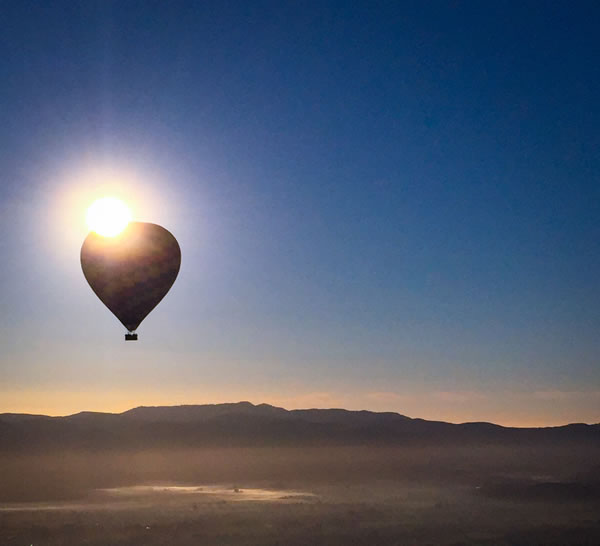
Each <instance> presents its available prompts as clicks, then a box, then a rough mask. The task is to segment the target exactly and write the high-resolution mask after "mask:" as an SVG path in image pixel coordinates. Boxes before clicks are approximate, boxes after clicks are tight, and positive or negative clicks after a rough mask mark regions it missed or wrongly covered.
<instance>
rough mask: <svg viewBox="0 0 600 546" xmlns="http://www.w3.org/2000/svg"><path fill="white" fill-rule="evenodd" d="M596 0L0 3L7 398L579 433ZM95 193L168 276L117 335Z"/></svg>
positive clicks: (47, 409)
mask: <svg viewBox="0 0 600 546" xmlns="http://www.w3.org/2000/svg"><path fill="white" fill-rule="evenodd" d="M599 25H600V5H599V4H598V3H597V2H576V3H569V2H566V1H565V2H558V3H556V2H538V1H536V2H493V3H492V2H427V3H425V2H375V1H369V2H363V3H361V2H244V1H240V2H225V1H222V0H220V1H218V2H152V1H144V2H134V1H122V2H109V1H106V0H102V1H98V2H93V1H85V2H47V3H42V2H26V1H23V0H19V1H7V2H3V3H2V19H1V20H0V28H1V32H0V51H1V55H0V82H2V83H1V86H0V113H1V118H0V119H1V122H2V125H1V129H0V138H1V142H0V164H1V166H2V173H1V178H0V233H1V235H2V237H1V238H0V249H1V253H2V259H1V260H0V412H2V411H13V412H31V413H49V414H67V413H74V412H77V411H80V410H84V409H85V410H101V411H122V410H125V409H128V408H129V407H132V406H136V405H141V404H145V405H155V404H181V403H205V402H224V401H237V400H244V399H245V400H250V401H252V402H257V403H258V402H268V403H273V404H277V405H282V406H284V407H288V408H293V407H332V406H337V407H347V408H350V409H373V410H391V411H398V412H400V413H404V414H407V415H410V416H414V417H425V418H435V419H442V420H449V421H468V420H490V421H495V422H499V423H504V424H517V425H532V424H533V425H536V424H539V425H544V424H560V423H566V422H572V421H585V422H598V421H600V366H599V364H600V362H599V355H600V336H599V329H600V312H599V309H600V293H599V290H598V279H599V278H600V247H599V245H600V222H599V213H600V205H599V203H600V180H599V174H600V152H599V150H600V130H599V128H600V105H599V100H598V98H599V97H600V63H599V62H598V59H599V58H600V36H599V34H598V28H599ZM105 194H111V195H116V196H119V197H121V198H123V199H124V200H125V201H127V202H128V203H129V204H130V205H131V207H132V208H133V210H134V215H135V218H136V219H137V220H140V221H152V222H156V223H159V224H162V225H164V226H165V227H167V228H168V229H169V230H170V231H172V233H173V234H174V235H175V236H176V237H177V238H178V240H179V242H180V245H181V248H182V255H183V259H182V268H181V272H180V275H179V278H178V280H177V282H176V283H175V285H174V287H173V289H172V291H171V292H170V293H169V295H168V296H167V298H166V299H165V300H164V301H163V302H162V303H161V304H160V305H159V306H158V307H157V308H156V309H155V310H154V312H153V313H152V314H151V315H150V316H149V317H148V318H147V319H146V321H145V322H144V323H143V324H142V326H141V327H140V328H139V330H138V332H139V335H140V341H139V342H137V343H125V342H124V341H123V333H124V328H123V327H122V325H121V324H120V323H119V322H118V321H117V319H115V318H114V317H113V316H112V315H111V313H110V312H109V311H108V310H107V309H106V308H104V306H103V305H102V304H101V303H100V302H99V301H98V300H97V299H96V297H95V295H94V294H93V293H92V291H91V290H90V288H89V287H88V285H87V284H86V281H85V279H84V277H83V275H82V273H81V269H80V265H79V248H80V246H81V243H82V242H83V239H84V237H85V235H86V226H85V211H86V208H87V206H88V205H89V204H90V203H91V202H92V201H93V200H94V199H95V198H98V197H102V196H103V195H105Z"/></svg>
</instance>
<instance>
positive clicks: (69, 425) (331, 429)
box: [0, 402, 600, 452]
mask: <svg viewBox="0 0 600 546" xmlns="http://www.w3.org/2000/svg"><path fill="white" fill-rule="evenodd" d="M509 443H518V444H529V443H530V444H545V443H550V444H556V443H559V444H564V443H577V444H588V445H600V424H595V425H586V424H570V425H565V426H559V427H546V428H511V427H503V426H500V425H494V424H491V423H483V422H476V423H463V424H452V423H445V422H441V421H426V420H423V419H413V418H409V417H406V416H404V415H400V414H398V413H391V412H389V413H376V412H371V411H349V410H343V409H305V410H286V409H283V408H279V407H275V406H270V405H268V404H259V405H254V404H251V403H250V402H238V403H228V404H209V405H186V406H161V407H143V406H142V407H138V408H134V409H130V410H128V411H125V412H123V413H119V414H114V413H96V412H85V411H84V412H81V413H77V414H74V415H69V416H66V417H49V416H45V415H28V414H11V413H5V414H0V451H3V452H7V451H8V452H10V451H15V450H17V451H20V450H24V451H27V452H32V451H37V450H48V449H65V448H78V449H121V448H126V449H145V448H151V447H161V448H165V447H201V446H297V447H302V446H328V445H347V446H360V445H373V446H399V445H432V444H443V445H454V444H456V445H461V444H509Z"/></svg>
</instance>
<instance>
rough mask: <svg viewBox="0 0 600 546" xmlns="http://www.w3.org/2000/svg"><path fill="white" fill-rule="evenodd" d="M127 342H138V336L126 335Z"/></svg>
mask: <svg viewBox="0 0 600 546" xmlns="http://www.w3.org/2000/svg"><path fill="white" fill-rule="evenodd" d="M125 341H137V334H125Z"/></svg>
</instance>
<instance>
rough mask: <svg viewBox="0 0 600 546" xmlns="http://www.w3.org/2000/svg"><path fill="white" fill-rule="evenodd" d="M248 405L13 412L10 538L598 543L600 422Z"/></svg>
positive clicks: (6, 469) (0, 522)
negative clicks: (127, 413)
mask: <svg viewBox="0 0 600 546" xmlns="http://www.w3.org/2000/svg"><path fill="white" fill-rule="evenodd" d="M229 409H233V410H234V411H235V409H236V406H235V405H232V406H230V407H229ZM241 409H242V413H244V414H245V415H246V418H244V417H242V416H240V417H239V420H238V419H237V418H236V415H235V414H234V413H231V411H229V410H228V411H227V418H226V419H223V415H222V410H223V408H219V407H218V406H217V407H212V408H209V410H208V412H209V413H210V412H212V413H216V414H218V415H217V418H218V421H217V422H218V423H220V424H221V425H222V426H225V425H227V426H229V425H231V424H232V423H233V430H234V432H233V433H232V432H231V430H232V429H229V432H228V431H227V428H225V429H222V430H221V432H220V436H218V437H217V440H215V437H214V436H210V434H209V432H210V431H211V430H213V429H214V428H215V427H216V424H215V421H213V420H212V419H213V417H210V416H208V417H206V415H205V416H204V417H205V419H204V421H202V420H201V421H198V412H199V411H200V413H203V412H204V413H206V411H205V410H193V411H191V413H190V409H189V408H187V409H185V410H173V409H168V410H166V411H161V412H160V415H159V417H160V419H158V420H156V416H154V417H153V419H154V421H152V420H150V421H148V419H147V415H144V416H143V419H139V420H134V422H133V423H132V422H131V421H128V422H127V423H125V424H124V423H123V422H122V421H119V419H120V418H117V417H114V416H110V415H108V416H107V415H100V416H98V415H93V416H91V417H90V416H89V415H80V416H79V417H77V416H74V417H75V418H74V419H73V418H67V419H66V421H60V420H58V421H55V420H48V419H49V418H44V417H40V418H31V419H30V418H29V417H24V416H8V417H5V418H4V423H5V429H4V431H5V432H7V434H6V435H5V436H4V437H3V436H2V434H1V432H2V431H1V430H0V545H2V546H12V545H15V546H17V545H18V546H29V545H34V546H39V545H46V546H58V545H94V546H100V545H102V546H107V545H136V546H137V545H159V544H160V545H170V544H176V545H181V546H186V545H211V544H215V545H275V544H279V545H286V546H287V545H291V546H293V545H318V544H327V545H338V544H339V545H378V544H381V545H388V544H390V545H391V544H398V545H403V544H441V545H445V544H448V545H451V544H453V545H459V544H461V545H470V544H472V545H492V544H494V545H535V544H539V545H568V544H573V545H576V544H582V545H583V544H587V545H597V544H600V444H599V442H598V428H597V427H585V426H578V427H575V428H563V429H554V430H545V431H544V430H538V431H535V430H534V431H532V432H531V433H528V432H525V433H523V432H522V431H517V430H515V429H502V428H501V427H494V426H493V425H485V424H476V425H474V426H473V427H471V428H469V427H467V429H465V428H464V427H463V428H462V429H461V428H460V427H458V428H454V427H456V426H455V425H448V426H446V424H433V425H431V424H428V423H427V422H422V421H421V422H418V421H417V422H411V421H412V420H407V419H408V418H403V417H402V416H396V417H394V416H393V415H387V416H384V417H382V418H380V417H378V416H377V415H374V414H360V415H352V414H349V413H335V412H334V413H329V414H327V413H321V414H316V415H315V414H312V413H309V414H302V418H301V419H298V414H295V415H292V416H290V415H288V414H287V413H281V415H280V417H277V418H275V419H274V418H273V415H271V414H272V413H273V411H272V410H271V409H269V408H261V409H260V411H261V412H263V413H264V412H267V413H269V415H268V416H267V417H268V418H267V420H266V421H265V420H264V419H263V417H261V418H260V419H258V420H254V421H252V422H249V421H248V419H247V414H248V411H250V412H253V411H254V410H253V409H252V408H250V407H248V406H242V407H241ZM182 411H183V414H182V413H181V412H182ZM282 411H284V410H282ZM144 413H145V412H144ZM137 417H138V418H139V414H138V416H137ZM306 418H308V420H307V419H306ZM69 419H71V420H69ZM290 420H292V421H293V422H291V423H289V421H290ZM0 421H2V416H0ZM315 421H316V424H315ZM158 422H160V423H162V425H163V426H158ZM286 422H287V424H288V425H289V429H288V430H290V429H291V430H293V431H295V432H296V433H297V434H298V436H297V437H296V438H297V439H296V440H294V439H293V437H292V436H290V435H289V434H288V435H287V436H286V435H285V434H284V435H283V437H284V438H285V441H281V436H280V435H279V434H278V431H279V430H282V428H281V427H282V425H283V424H285V423H286ZM23 423H26V425H27V426H22V425H23ZM94 423H95V424H94ZM98 423H100V424H98ZM235 423H245V424H246V425H249V423H250V424H252V426H253V427H254V428H252V427H250V428H247V427H246V428H244V427H238V428H235ZM423 423H425V425H423V426H424V427H425V428H426V430H428V431H429V432H428V433H427V434H425V433H422V432H420V431H421V430H422V424H423ZM313 425H315V426H314V427H313ZM427 427H429V428H428V429H427ZM190 430H191V431H195V436H194V435H193V436H192V437H191V439H190V441H189V442H187V443H188V444H189V445H185V444H186V441H185V435H184V434H183V432H184V431H190ZM249 430H251V431H252V434H249V432H248V431H249ZM465 430H468V434H466V435H465V432H464V431H465ZM49 431H50V432H49ZM115 431H116V432H115ZM126 431H130V433H129V434H125V432H126ZM152 431H154V432H153V433H152ZM325 431H329V432H330V433H331V435H333V439H332V438H331V437H328V435H327V434H325ZM455 433H456V435H457V436H458V438H459V439H457V438H456V437H454V436H453V434H455ZM169 437H170V438H171V440H172V442H171V443H172V444H173V445H165V444H169V442H167V441H166V438H169ZM7 438H8V439H7ZM207 438H208V440H210V441H208V440H207ZM175 439H177V441H176V442H175V441H174V440H175ZM28 443H29V446H30V449H27V444H28Z"/></svg>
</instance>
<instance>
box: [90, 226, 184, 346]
mask: <svg viewBox="0 0 600 546" xmlns="http://www.w3.org/2000/svg"><path fill="white" fill-rule="evenodd" d="M180 265H181V250H180V249H179V244H178V243H177V240H176V239H175V237H173V235H171V233H169V232H168V231H167V230H166V229H165V228H163V227H161V226H158V225H156V224H148V223H143V222H132V223H130V224H129V225H128V226H127V228H126V229H125V230H124V231H123V232H122V233H121V234H120V235H117V236H116V237H102V236H101V235H98V234H97V233H94V232H91V233H90V234H89V235H88V236H87V237H86V239H85V241H84V242H83V245H82V247H81V268H82V269H83V274H84V275H85V278H86V280H87V282H88V283H89V285H90V286H91V287H92V290H93V291H94V292H95V293H96V295H97V296H98V297H99V298H100V300H101V301H102V302H103V303H104V305H106V307H108V308H109V309H110V310H111V311H112V312H113V313H114V315H115V316H116V317H117V318H118V319H119V320H120V321H121V323H122V324H123V325H124V326H125V328H127V330H129V332H133V331H134V330H135V329H136V328H137V327H138V326H139V324H140V323H141V322H142V320H144V318H145V317H146V316H147V315H148V313H150V311H152V309H154V308H155V307H156V306H157V305H158V303H159V302H160V301H161V300H162V299H163V298H164V297H165V295H166V294H167V292H168V291H169V289H170V288H171V286H172V284H173V283H174V282H175V279H176V278H177V274H178V273H179V267H180ZM126 339H137V336H136V335H135V334H129V335H128V336H126Z"/></svg>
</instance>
